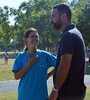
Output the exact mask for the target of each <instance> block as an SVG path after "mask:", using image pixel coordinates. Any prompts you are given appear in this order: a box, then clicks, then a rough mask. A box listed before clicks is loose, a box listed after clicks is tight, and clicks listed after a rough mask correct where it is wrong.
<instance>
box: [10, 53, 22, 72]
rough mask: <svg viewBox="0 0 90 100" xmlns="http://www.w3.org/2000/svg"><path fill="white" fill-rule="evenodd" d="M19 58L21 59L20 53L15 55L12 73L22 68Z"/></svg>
mask: <svg viewBox="0 0 90 100" xmlns="http://www.w3.org/2000/svg"><path fill="white" fill-rule="evenodd" d="M21 58H22V54H21V53H20V54H18V55H17V57H16V59H15V62H14V65H13V69H12V72H14V71H19V70H20V69H21V68H22V63H21Z"/></svg>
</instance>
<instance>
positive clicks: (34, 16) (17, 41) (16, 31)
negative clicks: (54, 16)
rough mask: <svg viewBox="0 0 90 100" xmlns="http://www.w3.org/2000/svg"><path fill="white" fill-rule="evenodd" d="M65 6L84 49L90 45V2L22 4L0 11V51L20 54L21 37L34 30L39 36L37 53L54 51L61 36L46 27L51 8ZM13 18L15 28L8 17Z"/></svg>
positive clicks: (41, 0) (36, 1)
mask: <svg viewBox="0 0 90 100" xmlns="http://www.w3.org/2000/svg"><path fill="white" fill-rule="evenodd" d="M57 3H66V4H67V5H69V6H70V7H71V9H72V13H73V16H72V23H74V24H76V25H77V27H78V29H79V30H80V31H81V32H82V35H83V37H84V40H85V43H86V45H87V44H88V43H90V29H89V28H90V0H72V2H71V3H69V2H68V0H29V1H28V2H22V3H21V5H20V6H19V8H18V9H14V8H9V7H8V6H4V7H3V8H2V7H0V51H3V50H5V49H8V50H18V51H21V50H22V49H23V48H24V45H25V44H24V40H23V37H24V33H25V31H26V30H27V29H28V28H30V27H34V28H36V29H37V30H38V33H39V35H40V41H39V45H38V48H39V49H48V50H51V51H53V50H56V49H57V47H58V43H59V41H60V39H61V34H62V33H61V32H59V31H53V30H52V26H51V25H50V23H49V19H50V14H51V10H52V8H53V6H54V5H55V4H57ZM10 16H11V17H13V16H14V21H15V24H14V25H10V19H9V17H10Z"/></svg>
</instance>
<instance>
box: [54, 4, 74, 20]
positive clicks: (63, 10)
mask: <svg viewBox="0 0 90 100" xmlns="http://www.w3.org/2000/svg"><path fill="white" fill-rule="evenodd" d="M55 8H56V9H57V10H58V12H59V15H61V14H63V13H66V15H67V19H68V20H69V21H71V18H72V12H71V9H70V7H69V6H67V5H66V4H62V3H61V4H57V5H55V6H54V7H53V9H55Z"/></svg>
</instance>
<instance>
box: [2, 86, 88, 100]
mask: <svg viewBox="0 0 90 100" xmlns="http://www.w3.org/2000/svg"><path fill="white" fill-rule="evenodd" d="M49 93H51V90H49ZM0 100H17V92H8V93H0ZM85 100H90V87H88V88H87V92H86V97H85Z"/></svg>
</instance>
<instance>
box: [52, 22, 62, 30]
mask: <svg viewBox="0 0 90 100" xmlns="http://www.w3.org/2000/svg"><path fill="white" fill-rule="evenodd" d="M60 27H61V24H59V23H58V24H54V23H53V29H54V30H60Z"/></svg>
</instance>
